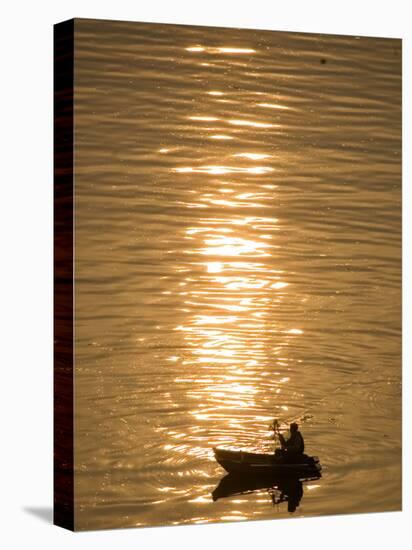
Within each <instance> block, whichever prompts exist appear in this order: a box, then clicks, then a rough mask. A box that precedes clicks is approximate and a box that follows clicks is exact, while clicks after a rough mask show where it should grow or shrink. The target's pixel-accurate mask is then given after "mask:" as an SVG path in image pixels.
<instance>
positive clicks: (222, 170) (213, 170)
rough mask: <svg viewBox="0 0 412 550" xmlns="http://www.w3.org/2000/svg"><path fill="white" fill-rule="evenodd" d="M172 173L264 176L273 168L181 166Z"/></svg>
mask: <svg viewBox="0 0 412 550" xmlns="http://www.w3.org/2000/svg"><path fill="white" fill-rule="evenodd" d="M173 170H174V172H180V173H184V172H193V173H198V174H212V175H223V174H236V173H242V172H244V173H250V174H266V173H268V172H273V168H270V167H269V166H253V167H251V168H244V167H240V166H199V167H198V168H193V167H192V166H183V167H180V168H174V169H173Z"/></svg>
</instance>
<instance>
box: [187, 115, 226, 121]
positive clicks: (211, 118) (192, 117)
mask: <svg viewBox="0 0 412 550" xmlns="http://www.w3.org/2000/svg"><path fill="white" fill-rule="evenodd" d="M188 118H190V120H199V121H204V122H214V121H216V120H219V119H218V118H217V117H214V116H190V117H188Z"/></svg>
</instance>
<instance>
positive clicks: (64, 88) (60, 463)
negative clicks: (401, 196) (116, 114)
mask: <svg viewBox="0 0 412 550" xmlns="http://www.w3.org/2000/svg"><path fill="white" fill-rule="evenodd" d="M73 73H74V21H73V20H70V21H65V22H63V23H59V24H58V25H55V27H54V523H55V525H59V526H61V527H65V528H66V529H70V530H74V448H73V435H74V434H73V371H74V365H73V357H74V356H73Z"/></svg>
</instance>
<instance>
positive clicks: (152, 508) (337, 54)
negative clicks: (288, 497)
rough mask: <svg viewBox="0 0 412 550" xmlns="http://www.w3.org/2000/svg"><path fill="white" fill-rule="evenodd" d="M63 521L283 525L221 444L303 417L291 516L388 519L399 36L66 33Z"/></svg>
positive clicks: (252, 440)
mask: <svg viewBox="0 0 412 550" xmlns="http://www.w3.org/2000/svg"><path fill="white" fill-rule="evenodd" d="M75 112H76V128H75V130H76V131H75V136H76V180H75V192H76V208H77V211H76V212H77V213H76V220H75V223H76V234H75V248H76V288H75V297H76V325H75V328H76V380H75V399H76V408H77V410H76V453H75V462H76V499H77V509H76V523H77V526H78V528H80V529H96V528H106V527H110V528H111V527H126V526H127V527H130V526H138V525H139V526H145V525H159V524H165V525H170V524H176V523H179V524H182V523H187V524H190V523H203V522H213V521H221V520H240V519H260V518H262V519H263V518H264V519H270V518H281V517H289V515H290V514H289V513H288V511H287V506H286V504H285V503H282V504H279V505H277V506H274V505H273V503H272V500H271V497H270V494H269V493H268V491H267V490H265V489H262V490H258V491H255V492H253V493H249V494H243V495H237V496H233V497H227V498H223V499H219V500H218V501H216V502H213V500H212V496H211V492H212V491H213V489H214V488H215V487H216V485H217V484H218V482H219V481H220V479H221V478H222V476H223V475H224V472H223V470H222V469H221V468H220V467H219V465H218V464H217V463H216V462H215V461H214V458H213V453H212V447H213V446H223V447H230V448H242V449H256V450H261V451H271V450H272V449H273V441H271V440H270V439H269V437H268V431H267V428H268V424H269V422H270V420H271V419H273V418H274V417H278V418H280V419H282V420H283V421H285V422H289V421H291V420H298V421H299V422H300V424H301V429H302V432H303V434H304V436H305V440H306V446H307V452H308V453H310V454H315V455H318V456H319V457H320V459H321V462H322V465H323V476H322V478H321V479H320V480H317V481H316V482H309V483H306V484H304V487H303V498H302V500H301V503H300V506H299V507H298V509H297V510H296V512H295V513H294V514H293V517H298V516H311V515H320V514H330V513H334V514H335V513H350V512H371V511H384V510H398V509H399V508H400V506H401V464H400V460H401V441H400V439H401V416H400V415H401V401H400V398H401V386H400V385H401V42H400V41H399V40H393V39H379V38H360V37H349V36H328V35H314V34H296V33H285V32H282V33H280V32H263V31H253V30H241V29H218V28H206V27H205V28H201V27H184V26H172V25H157V24H140V23H125V22H101V21H92V20H77V22H76V95H75Z"/></svg>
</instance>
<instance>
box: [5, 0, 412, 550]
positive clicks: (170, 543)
mask: <svg viewBox="0 0 412 550" xmlns="http://www.w3.org/2000/svg"><path fill="white" fill-rule="evenodd" d="M409 4H411V5H412V3H410V2H409V1H408V0H404V1H402V0H399V1H398V0H386V1H384V2H383V1H381V0H375V1H372V0H328V1H327V0H323V1H320V0H302V1H298V0H289V1H288V0H282V1H279V0H268V1H264V0H253V1H250V2H246V1H244V0H204V1H203V2H201V1H199V0H191V1H190V0H169V1H168V0H163V1H161V0H145V1H143V2H139V1H136V0H135V1H126V0H111V1H110V2H109V1H106V0H100V1H98V0H82V1H77V0H71V1H66V2H62V1H60V2H59V1H54V2H53V1H52V0H50V1H40V0H39V1H37V2H31V1H27V2H23V1H18V0H15V1H14V2H8V3H3V4H2V18H1V29H0V42H1V44H0V45H1V49H0V52H1V57H0V59H1V64H0V113H1V114H0V131H1V138H2V141H1V159H2V160H1V164H0V174H1V179H0V224H1V226H0V236H1V237H0V238H1V240H0V331H1V332H0V342H1V345H0V373H1V385H0V389H1V394H0V396H1V398H0V406H1V411H0V412H1V414H0V421H1V432H0V434H1V439H0V465H1V470H0V471H1V485H0V495H1V498H0V503H1V504H0V506H1V509H0V525H1V529H0V544H1V546H2V547H3V548H6V549H9V548H30V547H31V546H33V547H41V548H42V549H48V548H58V549H59V550H60V549H66V548H77V549H82V548H92V547H97V546H98V547H99V549H100V548H101V549H106V548H115V547H121V548H122V549H128V548H136V547H138V548H161V547H165V548H167V549H168V550H170V549H174V548H178V549H185V548H196V549H202V548H210V547H211V545H213V547H214V548H220V547H223V546H227V545H229V546H233V547H235V548H236V549H239V548H246V547H250V546H251V545H257V544H259V546H262V547H263V548H265V547H266V548H267V547H270V548H275V549H276V548H279V547H280V546H281V545H282V546H284V545H287V547H288V548H292V549H294V548H298V547H301V548H305V549H306V548H308V549H310V548H316V549H320V550H321V549H328V550H330V549H333V550H336V549H340V548H344V549H347V548H349V547H352V548H355V549H356V548H363V547H365V546H367V547H369V548H371V549H372V548H373V549H381V548H382V549H385V550H387V549H388V548H393V547H395V546H396V547H397V548H405V547H407V546H409V544H410V540H411V539H412V537H411V526H410V522H411V520H412V515H411V475H410V460H411V452H410V451H411V437H410V436H411V434H410V426H411V423H410V414H411V407H410V402H408V398H409V397H410V395H411V376H410V372H408V368H407V367H408V359H409V358H410V344H409V342H408V341H407V340H408V334H410V329H411V324H410V317H409V315H408V309H410V307H408V306H410V302H411V300H410V298H409V293H408V286H409V285H407V282H408V281H409V279H410V274H411V266H410V257H411V254H410V252H409V250H410V243H411V240H410V238H409V237H408V229H409V231H410V225H411V224H410V221H409V220H408V219H407V218H408V216H409V215H410V212H411V211H410V194H411V193H410V182H409V177H408V176H409V175H410V162H409V158H408V155H407V152H409V153H410V151H409V148H410V146H411V139H410V137H411V136H410V129H411V128H410V124H406V122H407V121H408V122H410V114H411V112H410V111H411V110H410V100H411V93H412V92H411V70H410V68H411V63H412V59H411V48H410V40H411V31H412V24H411V23H410V21H412V18H411V16H410V14H409V13H408V11H409V10H408V5H409ZM72 17H90V18H106V19H123V20H132V21H133V20H135V21H155V22H164V23H186V24H200V25H212V26H213V25H216V26H228V27H244V28H262V29H273V30H294V31H306V32H323V33H336V34H356V35H366V36H368V35H369V36H387V37H388V36H389V37H400V38H403V39H404V43H403V47H404V59H403V61H404V63H403V67H404V108H403V120H404V143H403V151H404V224H405V225H404V311H403V313H404V400H403V407H404V424H403V425H404V511H403V512H402V513H388V514H375V515H373V514H364V515H357V516H337V517H330V518H327V517H326V518H325V517H323V518H314V519H296V520H276V521H264V522H258V523H253V522H245V523H233V524H216V525H213V526H193V527H167V528H150V529H127V530H118V531H100V532H89V533H77V534H73V533H70V532H68V531H64V530H63V529H60V528H58V527H54V526H52V525H51V505H52V281H53V271H52V97H53V96H52V25H53V24H54V23H56V22H59V21H62V20H65V19H70V18H72ZM408 249H409V250H408ZM365 429H367V427H366V426H365ZM354 436H356V434H354ZM348 452H350V450H349V449H348ZM382 475H383V476H384V475H385V473H384V472H382ZM408 523H409V526H408ZM407 537H409V544H408V543H407V542H406V541H407Z"/></svg>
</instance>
